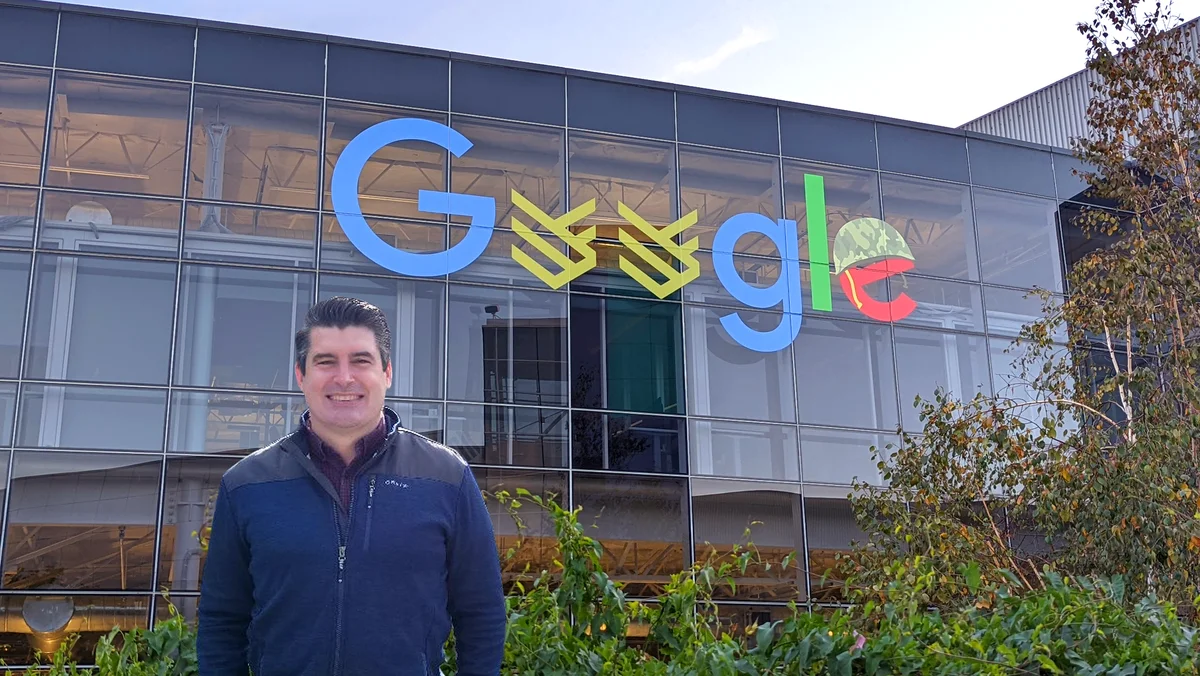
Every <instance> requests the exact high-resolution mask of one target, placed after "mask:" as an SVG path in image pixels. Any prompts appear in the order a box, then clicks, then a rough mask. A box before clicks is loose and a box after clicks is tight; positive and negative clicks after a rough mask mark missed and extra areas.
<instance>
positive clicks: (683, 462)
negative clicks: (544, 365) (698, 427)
mask: <svg viewBox="0 0 1200 676" xmlns="http://www.w3.org/2000/svg"><path fill="white" fill-rule="evenodd" d="M571 428H572V432H571V434H572V448H573V449H574V455H575V463H574V465H573V466H574V467H575V468H576V469H610V470H615V471H622V472H655V473H666V474H675V473H683V472H686V471H687V440H686V439H685V436H684V435H685V432H684V419H683V418H668V417H652V416H644V415H620V414H616V413H589V412H584V411H574V412H572V413H571Z"/></svg>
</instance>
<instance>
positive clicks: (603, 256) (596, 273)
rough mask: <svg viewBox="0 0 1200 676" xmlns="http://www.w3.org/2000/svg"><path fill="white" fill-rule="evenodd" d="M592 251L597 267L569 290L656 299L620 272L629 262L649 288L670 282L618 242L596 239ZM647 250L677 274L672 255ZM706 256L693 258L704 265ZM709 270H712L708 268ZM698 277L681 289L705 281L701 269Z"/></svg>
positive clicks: (673, 294)
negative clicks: (638, 271) (647, 278)
mask: <svg viewBox="0 0 1200 676" xmlns="http://www.w3.org/2000/svg"><path fill="white" fill-rule="evenodd" d="M638 238H639V239H643V240H645V239H648V238H646V237H641V236H639V237H638ZM592 248H593V249H594V250H595V251H596V267H594V268H592V269H591V270H589V271H587V272H585V273H583V274H582V275H580V276H579V277H577V278H575V280H574V281H572V282H571V284H570V287H569V288H570V289H571V290H572V291H582V292H585V293H599V294H604V295H606V296H631V297H634V298H647V299H650V298H658V292H655V291H652V290H651V289H648V288H646V287H645V286H643V285H642V283H641V282H640V281H638V280H636V279H634V278H633V277H631V276H629V273H627V272H625V271H624V270H623V269H621V265H622V263H621V262H622V261H629V262H630V263H632V264H633V265H634V267H636V268H637V269H638V270H640V271H641V272H642V274H644V275H646V276H647V277H649V278H650V280H651V282H652V284H651V286H653V285H665V284H666V283H667V282H668V281H670V280H668V279H667V277H666V275H663V274H662V273H661V272H659V271H658V269H657V268H655V267H654V264H652V263H650V262H648V261H647V260H645V259H643V258H642V257H641V256H640V255H634V254H631V251H630V249H629V248H628V247H626V246H625V245H624V244H621V243H619V242H611V241H608V240H597V241H595V242H593V243H592ZM646 249H647V250H648V251H649V252H650V255H651V256H653V257H656V258H658V259H659V260H660V261H662V262H663V263H665V264H666V266H667V267H668V268H669V269H671V270H676V271H678V270H679V269H680V264H679V261H678V260H676V259H675V258H674V257H673V256H672V255H671V254H669V253H667V252H666V250H664V249H663V248H662V247H660V246H655V245H650V244H647V245H646ZM707 255H708V254H704V253H697V254H695V257H696V258H697V259H700V260H701V261H702V262H703V260H704V257H705V256H707ZM572 257H575V256H572ZM709 267H710V268H711V266H709ZM700 274H701V277H700V279H697V280H694V281H692V282H691V283H690V284H688V285H686V286H684V287H683V288H684V290H687V289H690V288H692V287H693V286H695V285H696V284H699V283H701V282H703V281H705V278H704V276H703V275H704V269H703V268H701V273H700ZM715 280H716V278H715V277H714V278H713V281H714V282H715ZM658 288H659V290H662V289H663V288H664V287H663V286H659V287H658ZM681 293H682V292H680V291H672V292H671V293H668V294H666V295H665V296H663V297H662V298H661V300H679V298H680V294H681Z"/></svg>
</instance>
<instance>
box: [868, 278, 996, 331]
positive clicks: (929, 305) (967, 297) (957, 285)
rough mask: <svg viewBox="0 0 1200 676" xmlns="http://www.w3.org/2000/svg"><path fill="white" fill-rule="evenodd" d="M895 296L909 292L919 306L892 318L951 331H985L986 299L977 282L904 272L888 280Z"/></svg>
mask: <svg viewBox="0 0 1200 676" xmlns="http://www.w3.org/2000/svg"><path fill="white" fill-rule="evenodd" d="M887 283H888V287H889V289H890V292H891V297H892V298H900V297H901V296H902V295H906V296H908V297H909V298H911V299H913V300H914V301H915V302H916V304H917V308H916V309H915V310H913V312H912V314H910V315H907V316H905V317H902V318H901V317H895V316H893V319H892V321H899V322H900V323H902V324H911V325H913V326H921V327H925V328H931V329H945V330H949V331H980V332H982V331H983V298H982V297H981V296H982V292H981V290H980V288H979V285H978V284H971V283H968V282H951V281H947V280H940V279H929V278H926V277H918V276H917V275H910V274H905V273H901V274H898V275H895V276H893V277H889V278H888V279H887Z"/></svg>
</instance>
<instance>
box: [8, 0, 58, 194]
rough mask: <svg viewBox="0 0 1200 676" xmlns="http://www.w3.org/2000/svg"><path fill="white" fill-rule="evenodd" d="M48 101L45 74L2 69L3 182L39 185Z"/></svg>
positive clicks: (47, 79)
mask: <svg viewBox="0 0 1200 676" xmlns="http://www.w3.org/2000/svg"><path fill="white" fill-rule="evenodd" d="M6 9H7V8H6ZM2 24H3V22H0V25H2ZM2 45H4V41H3V40H0V46H2ZM49 100H50V76H49V75H47V74H46V72H45V71H36V70H31V69H25V68H11V67H8V66H0V120H4V121H3V122H2V123H0V149H3V150H2V151H0V182H4V183H24V184H28V185H37V184H38V181H39V176H40V175H41V165H42V144H43V142H44V141H43V139H44V138H45V136H46V105H47V103H48V102H49Z"/></svg>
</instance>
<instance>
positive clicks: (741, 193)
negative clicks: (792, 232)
mask: <svg viewBox="0 0 1200 676" xmlns="http://www.w3.org/2000/svg"><path fill="white" fill-rule="evenodd" d="M679 200H680V203H681V204H682V210H681V213H682V214H684V215H686V214H688V213H690V212H692V211H697V212H698V217H699V220H698V221H697V223H696V225H694V226H692V227H691V228H688V229H687V230H685V231H684V233H683V235H681V237H682V239H684V240H688V239H691V238H692V237H695V236H697V235H698V236H699V237H700V248H701V249H712V244H713V237H714V236H715V235H716V232H717V228H719V227H721V224H722V223H724V222H725V220H726V219H728V218H729V217H730V216H733V215H735V214H739V213H742V212H752V213H759V214H762V215H764V216H766V217H767V218H769V219H771V220H775V219H777V218H779V216H780V214H779V209H780V191H779V160H778V159H774V158H769V157H760V156H757V155H746V154H743V153H737V152H732V151H727V150H710V149H707V148H685V147H682V146H681V147H680V148H679ZM734 253H749V254H758V255H760V256H771V255H776V256H777V255H779V254H780V252H779V251H778V250H776V248H775V244H774V243H773V242H771V240H770V239H768V238H767V236H766V235H761V234H752V235H749V236H747V237H743V238H741V239H740V240H739V241H738V243H737V246H736V247H734Z"/></svg>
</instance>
